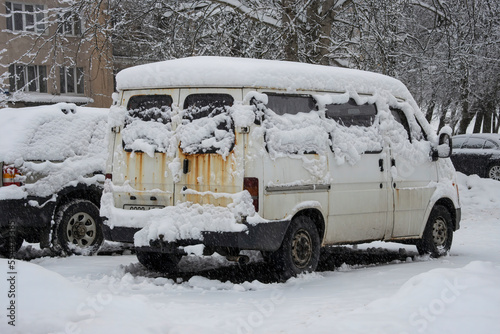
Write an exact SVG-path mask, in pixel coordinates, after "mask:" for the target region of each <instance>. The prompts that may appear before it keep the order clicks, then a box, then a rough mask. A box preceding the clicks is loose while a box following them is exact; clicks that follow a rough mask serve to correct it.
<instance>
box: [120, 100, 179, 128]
mask: <svg viewBox="0 0 500 334" xmlns="http://www.w3.org/2000/svg"><path fill="white" fill-rule="evenodd" d="M172 102H173V101H172V97H171V96H170V95H135V96H132V97H131V98H130V99H129V101H128V104H127V110H128V115H129V117H128V118H127V120H126V122H125V126H126V125H128V124H130V123H131V122H132V121H133V120H134V119H140V120H142V121H145V122H151V121H154V122H161V123H163V124H167V123H170V121H171V106H172Z"/></svg>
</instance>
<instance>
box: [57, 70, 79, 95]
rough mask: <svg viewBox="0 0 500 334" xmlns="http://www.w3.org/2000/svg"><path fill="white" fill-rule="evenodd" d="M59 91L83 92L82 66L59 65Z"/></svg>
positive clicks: (63, 92)
mask: <svg viewBox="0 0 500 334" xmlns="http://www.w3.org/2000/svg"><path fill="white" fill-rule="evenodd" d="M59 71H60V76H61V93H62V94H65V93H77V94H84V92H85V91H84V81H85V80H84V77H83V67H61V68H60V69H59Z"/></svg>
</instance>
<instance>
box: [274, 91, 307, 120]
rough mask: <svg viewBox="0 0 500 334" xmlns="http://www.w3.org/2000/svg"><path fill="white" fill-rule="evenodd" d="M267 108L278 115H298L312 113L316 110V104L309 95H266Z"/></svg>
mask: <svg viewBox="0 0 500 334" xmlns="http://www.w3.org/2000/svg"><path fill="white" fill-rule="evenodd" d="M266 95H267V98H268V102H267V105H266V106H267V108H268V109H271V110H272V111H274V112H275V113H276V114H278V115H285V114H291V115H296V114H298V113H299V112H310V111H311V110H316V103H315V102H314V99H313V98H312V97H311V96H309V95H293V94H275V93H266Z"/></svg>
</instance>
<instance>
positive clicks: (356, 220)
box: [326, 99, 392, 244]
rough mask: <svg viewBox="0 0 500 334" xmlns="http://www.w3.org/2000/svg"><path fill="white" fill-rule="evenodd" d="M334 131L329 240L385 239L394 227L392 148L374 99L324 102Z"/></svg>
mask: <svg viewBox="0 0 500 334" xmlns="http://www.w3.org/2000/svg"><path fill="white" fill-rule="evenodd" d="M326 108H327V110H326V118H327V121H330V122H332V121H334V122H333V128H332V130H331V132H330V134H331V152H330V157H329V160H330V164H329V165H330V175H331V178H332V183H331V190H330V196H329V214H328V228H327V243H330V244H336V243H337V244H338V243H349V242H360V241H368V240H382V239H384V236H386V235H387V233H388V232H390V230H391V229H392V215H391V214H390V213H389V209H390V208H391V207H392V190H391V188H390V183H389V176H388V171H389V168H390V167H389V161H388V157H389V154H388V148H387V147H384V143H383V140H382V138H381V136H380V133H379V125H378V123H376V122H375V116H376V114H377V109H376V106H375V105H374V104H365V105H357V104H356V102H355V101H354V100H353V99H350V100H349V101H348V102H347V103H344V104H330V105H327V106H326Z"/></svg>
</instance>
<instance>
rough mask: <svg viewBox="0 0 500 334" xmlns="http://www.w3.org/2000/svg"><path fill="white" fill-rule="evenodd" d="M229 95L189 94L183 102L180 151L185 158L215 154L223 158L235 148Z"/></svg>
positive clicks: (231, 102)
mask: <svg viewBox="0 0 500 334" xmlns="http://www.w3.org/2000/svg"><path fill="white" fill-rule="evenodd" d="M233 102H234V99H233V97H232V96H231V95H229V94H191V95H189V96H187V97H186V99H185V101H184V110H183V117H182V118H183V120H182V126H181V127H180V128H179V129H178V132H179V135H180V140H181V142H180V147H181V149H182V151H183V152H184V153H186V154H208V153H218V154H221V155H224V156H226V155H227V154H229V152H231V151H232V150H233V147H234V139H235V137H234V124H233V120H232V118H231V116H230V107H231V106H232V105H233Z"/></svg>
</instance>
